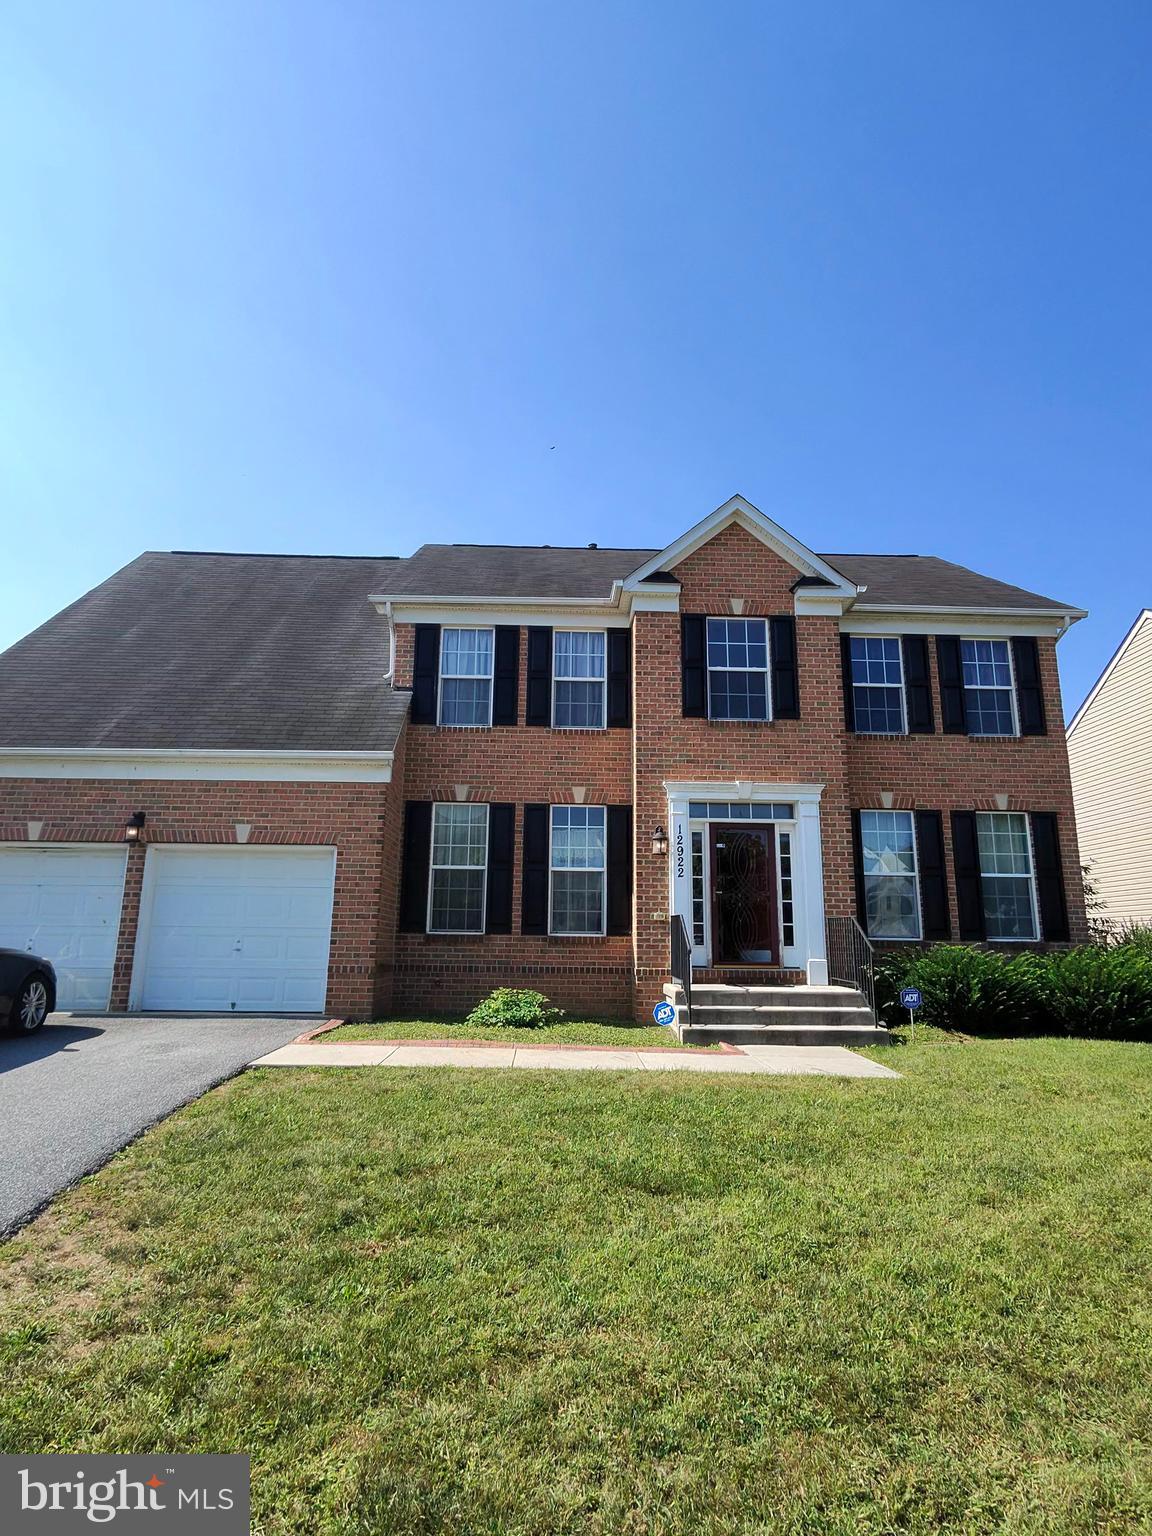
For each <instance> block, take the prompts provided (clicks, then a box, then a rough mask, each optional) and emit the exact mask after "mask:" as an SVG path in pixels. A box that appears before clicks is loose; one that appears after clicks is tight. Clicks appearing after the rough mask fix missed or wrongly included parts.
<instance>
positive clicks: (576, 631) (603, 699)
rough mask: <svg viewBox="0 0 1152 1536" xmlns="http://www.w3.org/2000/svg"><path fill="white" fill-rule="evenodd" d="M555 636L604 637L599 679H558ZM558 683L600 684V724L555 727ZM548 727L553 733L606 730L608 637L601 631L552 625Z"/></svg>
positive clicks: (568, 625) (569, 625) (567, 625)
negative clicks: (550, 710)
mask: <svg viewBox="0 0 1152 1536" xmlns="http://www.w3.org/2000/svg"><path fill="white" fill-rule="evenodd" d="M557 635H603V637H604V653H603V659H604V671H603V672H602V673H601V675H600V677H599V678H595V677H558V676H557V673H556V636H557ZM558 682H560V683H595V682H599V684H600V724H599V725H557V723H556V684H557V683H558ZM549 725H550V726H551V728H552V730H554V731H604V730H607V729H608V636H607V634H606V633H605V631H604V630H603V629H599V628H591V627H585V626H584V625H581V626H580V627H579V628H577V627H575V626H573V625H571V624H562V625H553V627H552V715H551V719H550V721H549Z"/></svg>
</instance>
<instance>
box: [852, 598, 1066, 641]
mask: <svg viewBox="0 0 1152 1536" xmlns="http://www.w3.org/2000/svg"><path fill="white" fill-rule="evenodd" d="M1029 612H1030V613H1031V618H1024V617H1021V618H1019V619H1016V618H1013V617H1012V616H1011V615H1009V614H1006V613H1005V611H1004V610H1003V609H999V610H997V611H995V612H992V611H987V610H985V611H982V612H981V613H979V614H974V613H973V612H972V611H971V610H963V611H961V610H958V609H955V608H948V609H945V608H933V609H906V610H900V611H896V610H886V611H883V612H882V611H880V610H879V609H869V608H862V607H860V605H859V604H857V605H856V606H855V607H854V608H852V609H850V610H849V611H848V612H847V613H846V614H845V615H844V617H843V619H842V620H841V622H840V630H841V633H842V634H852V635H957V636H959V637H960V638H961V639H966V640H1010V639H1011V638H1012V637H1013V635H1032V636H1034V637H1035V638H1037V639H1052V640H1059V639H1060V637H1061V635H1063V633H1064V631H1065V628H1066V626H1065V625H1063V624H1062V623H1061V617H1062V616H1061V615H1056V614H1051V615H1047V616H1045V615H1044V614H1037V612H1036V610H1035V609H1030V610H1029Z"/></svg>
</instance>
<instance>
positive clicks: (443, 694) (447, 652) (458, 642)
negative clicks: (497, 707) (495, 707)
mask: <svg viewBox="0 0 1152 1536" xmlns="http://www.w3.org/2000/svg"><path fill="white" fill-rule="evenodd" d="M492 649H493V647H492V631H491V630H490V629H447V628H445V629H444V630H442V631H441V634H440V724H441V725H491V724H492Z"/></svg>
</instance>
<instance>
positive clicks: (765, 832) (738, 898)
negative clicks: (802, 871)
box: [711, 825, 780, 965]
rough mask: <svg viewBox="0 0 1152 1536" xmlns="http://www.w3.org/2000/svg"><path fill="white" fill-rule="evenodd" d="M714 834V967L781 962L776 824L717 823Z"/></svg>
mask: <svg viewBox="0 0 1152 1536" xmlns="http://www.w3.org/2000/svg"><path fill="white" fill-rule="evenodd" d="M711 834H712V963H713V965H779V963H780V949H779V942H778V939H777V931H776V929H777V925H776V828H775V827H773V826H759V827H749V826H743V827H740V826H717V825H713V827H712V828H711Z"/></svg>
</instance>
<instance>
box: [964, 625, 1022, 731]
mask: <svg viewBox="0 0 1152 1536" xmlns="http://www.w3.org/2000/svg"><path fill="white" fill-rule="evenodd" d="M960 660H961V662H962V664H963V667H964V714H965V718H966V720H967V723H968V734H969V736H1015V735H1016V690H1015V687H1014V685H1013V678H1012V649H1011V647H1010V646H1009V644H1008V642H1007V640H961V642H960Z"/></svg>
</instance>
